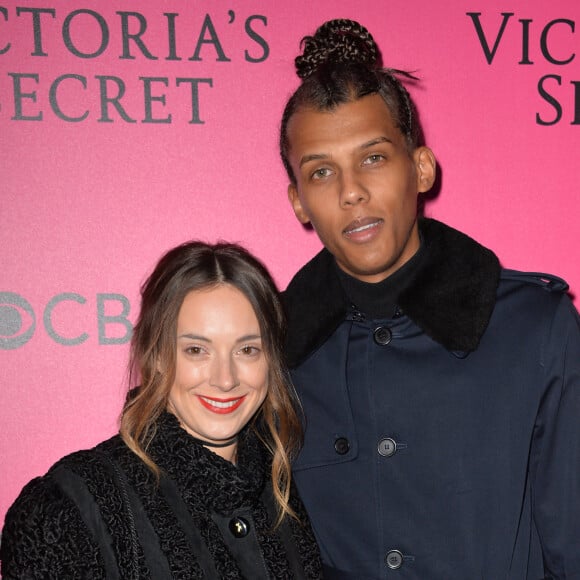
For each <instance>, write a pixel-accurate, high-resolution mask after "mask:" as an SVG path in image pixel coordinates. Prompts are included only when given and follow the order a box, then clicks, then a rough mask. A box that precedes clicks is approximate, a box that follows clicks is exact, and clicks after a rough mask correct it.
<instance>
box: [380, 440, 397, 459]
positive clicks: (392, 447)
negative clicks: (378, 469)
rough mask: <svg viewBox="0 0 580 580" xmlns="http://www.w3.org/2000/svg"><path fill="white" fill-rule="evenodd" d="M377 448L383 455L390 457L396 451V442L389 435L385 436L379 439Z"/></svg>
mask: <svg viewBox="0 0 580 580" xmlns="http://www.w3.org/2000/svg"><path fill="white" fill-rule="evenodd" d="M378 450H379V453H380V454H381V455H382V456H383V457H390V456H391V455H394V454H395V452H396V451H397V442H396V441H395V440H394V439H391V438H390V437H385V438H384V439H381V440H380V441H379V445H378Z"/></svg>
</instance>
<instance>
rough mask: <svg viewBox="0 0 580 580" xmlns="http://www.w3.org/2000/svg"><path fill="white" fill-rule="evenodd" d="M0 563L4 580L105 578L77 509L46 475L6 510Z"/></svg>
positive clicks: (97, 555)
mask: <svg viewBox="0 0 580 580" xmlns="http://www.w3.org/2000/svg"><path fill="white" fill-rule="evenodd" d="M0 559H1V562H2V568H1V570H2V578H3V579H4V580H40V579H43V580H63V579H64V578H86V579H92V580H97V579H101V578H104V573H103V570H104V569H103V567H102V565H101V563H100V561H99V560H100V555H99V550H98V547H97V546H96V545H95V543H94V542H93V541H92V540H91V538H90V533H89V531H88V529H87V528H86V526H85V524H84V523H83V521H82V519H81V516H80V513H79V511H78V509H77V508H76V506H75V505H74V504H73V503H72V502H71V500H69V499H68V497H66V496H65V494H64V493H63V492H62V491H61V490H60V488H59V487H58V486H57V485H56V484H55V483H54V482H53V481H52V480H51V478H50V476H45V477H42V478H40V477H39V478H36V479H33V480H32V481H31V482H30V483H28V484H27V485H26V486H25V487H24V488H23V490H22V491H21V493H20V495H19V496H18V498H17V499H16V501H15V502H14V504H13V505H12V506H11V507H10V509H9V510H8V512H7V514H6V519H5V523H4V528H3V531H2V544H1V546H0Z"/></svg>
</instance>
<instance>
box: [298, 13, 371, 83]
mask: <svg viewBox="0 0 580 580" xmlns="http://www.w3.org/2000/svg"><path fill="white" fill-rule="evenodd" d="M301 47H302V48H303V52H302V54H301V55H300V56H297V57H296V59H295V61H294V63H295V65H296V74H297V75H298V76H299V77H300V78H301V79H302V80H304V79H306V78H308V77H309V76H310V75H311V74H312V73H313V72H315V71H316V70H318V69H319V68H320V67H321V66H323V65H325V64H330V63H333V64H344V63H356V64H365V65H366V66H368V67H369V68H374V67H375V65H377V62H378V60H379V50H378V47H377V45H376V43H375V41H374V39H373V37H372V36H371V34H370V32H369V31H368V30H367V29H366V28H365V27H364V26H362V25H361V24H359V23H358V22H354V21H353V20H345V19H338V20H329V21H328V22H325V23H324V24H323V25H322V26H320V28H319V29H318V30H317V31H316V32H315V33H314V36H305V37H304V38H303V39H302V43H301Z"/></svg>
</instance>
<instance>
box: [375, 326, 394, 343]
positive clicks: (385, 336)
mask: <svg viewBox="0 0 580 580" xmlns="http://www.w3.org/2000/svg"><path fill="white" fill-rule="evenodd" d="M373 338H374V340H375V342H376V343H377V344H378V345H379V346H386V345H387V344H389V342H391V340H392V339H393V333H392V332H391V331H390V329H388V328H387V327H386V326H378V327H377V328H375V330H374V332H373Z"/></svg>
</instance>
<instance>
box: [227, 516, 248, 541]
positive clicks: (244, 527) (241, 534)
mask: <svg viewBox="0 0 580 580" xmlns="http://www.w3.org/2000/svg"><path fill="white" fill-rule="evenodd" d="M229 528H230V532H231V533H232V536H234V538H245V537H246V536H247V535H248V534H249V532H250V524H249V523H248V521H247V520H245V519H244V518H240V517H236V518H232V519H231V520H230V524H229Z"/></svg>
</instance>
